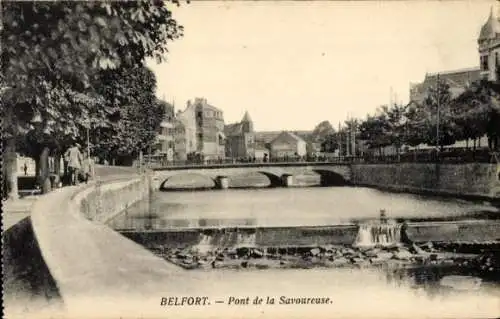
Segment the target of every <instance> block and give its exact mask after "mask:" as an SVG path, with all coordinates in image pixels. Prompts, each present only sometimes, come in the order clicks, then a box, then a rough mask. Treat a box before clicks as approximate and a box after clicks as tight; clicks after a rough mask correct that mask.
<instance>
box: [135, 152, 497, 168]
mask: <svg viewBox="0 0 500 319" xmlns="http://www.w3.org/2000/svg"><path fill="white" fill-rule="evenodd" d="M498 158H499V155H498V154H497V153H495V152H490V151H489V150H487V149H482V150H463V149H454V150H446V151H442V152H437V151H435V150H432V151H411V152H404V153H400V154H391V155H374V154H365V155H363V156H303V157H297V156H295V157H280V158H276V157H275V158H270V159H268V160H263V159H255V158H252V159H250V158H246V159H241V158H240V159H237V158H224V159H217V160H198V161H195V160H190V161H166V160H165V159H164V158H162V157H160V156H150V157H148V156H145V158H144V162H143V165H144V166H147V167H149V168H153V169H154V168H163V167H183V166H234V165H236V166H245V165H255V164H260V165H279V164H287V163H289V164H292V163H332V164H354V163H367V164H388V163H450V164H453V163H457V164H458V163H499V162H498Z"/></svg>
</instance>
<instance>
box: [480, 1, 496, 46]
mask: <svg viewBox="0 0 500 319" xmlns="http://www.w3.org/2000/svg"><path fill="white" fill-rule="evenodd" d="M495 8H496V10H495ZM499 10H500V6H499V3H498V1H497V2H496V4H495V5H493V6H491V8H490V15H489V17H488V20H486V23H485V24H484V25H483V26H482V28H481V32H480V33H479V40H484V39H489V38H494V37H495V36H496V34H497V33H500V23H499V22H498V16H499V13H500V12H499ZM495 11H496V12H495Z"/></svg>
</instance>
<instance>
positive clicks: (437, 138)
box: [436, 73, 441, 154]
mask: <svg viewBox="0 0 500 319" xmlns="http://www.w3.org/2000/svg"><path fill="white" fill-rule="evenodd" d="M436 82H437V85H436V87H437V92H436V93H437V94H436V95H437V115H436V151H437V154H439V111H440V110H439V109H440V104H441V102H440V92H439V73H438V74H437V77H436Z"/></svg>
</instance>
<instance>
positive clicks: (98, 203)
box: [74, 177, 152, 223]
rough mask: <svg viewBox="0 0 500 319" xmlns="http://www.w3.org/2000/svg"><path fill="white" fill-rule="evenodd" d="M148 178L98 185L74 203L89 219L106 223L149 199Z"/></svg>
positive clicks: (86, 191)
mask: <svg viewBox="0 0 500 319" xmlns="http://www.w3.org/2000/svg"><path fill="white" fill-rule="evenodd" d="M149 185H150V184H149V182H148V179H147V177H142V178H137V179H133V180H129V179H125V180H123V179H122V180H116V181H114V182H113V183H107V184H104V185H99V184H98V185H96V186H95V187H90V188H87V189H86V190H84V191H82V192H80V193H78V194H77V195H76V196H75V198H74V201H75V202H76V203H78V205H79V206H80V212H81V213H82V215H83V216H85V217H86V218H87V219H90V220H93V221H97V222H100V223H105V222H106V221H108V220H109V219H111V218H113V217H114V216H115V215H116V214H118V213H120V212H122V211H124V210H125V209H126V208H127V207H129V206H131V205H133V204H135V203H136V202H138V201H140V200H143V199H145V198H147V197H148V196H149V194H150V192H151V191H152V190H151V187H149Z"/></svg>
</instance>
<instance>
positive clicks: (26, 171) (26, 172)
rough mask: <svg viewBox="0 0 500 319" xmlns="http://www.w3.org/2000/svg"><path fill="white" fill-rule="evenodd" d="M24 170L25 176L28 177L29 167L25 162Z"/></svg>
mask: <svg viewBox="0 0 500 319" xmlns="http://www.w3.org/2000/svg"><path fill="white" fill-rule="evenodd" d="M23 169H24V176H26V175H28V165H27V164H26V162H24V166H23Z"/></svg>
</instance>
